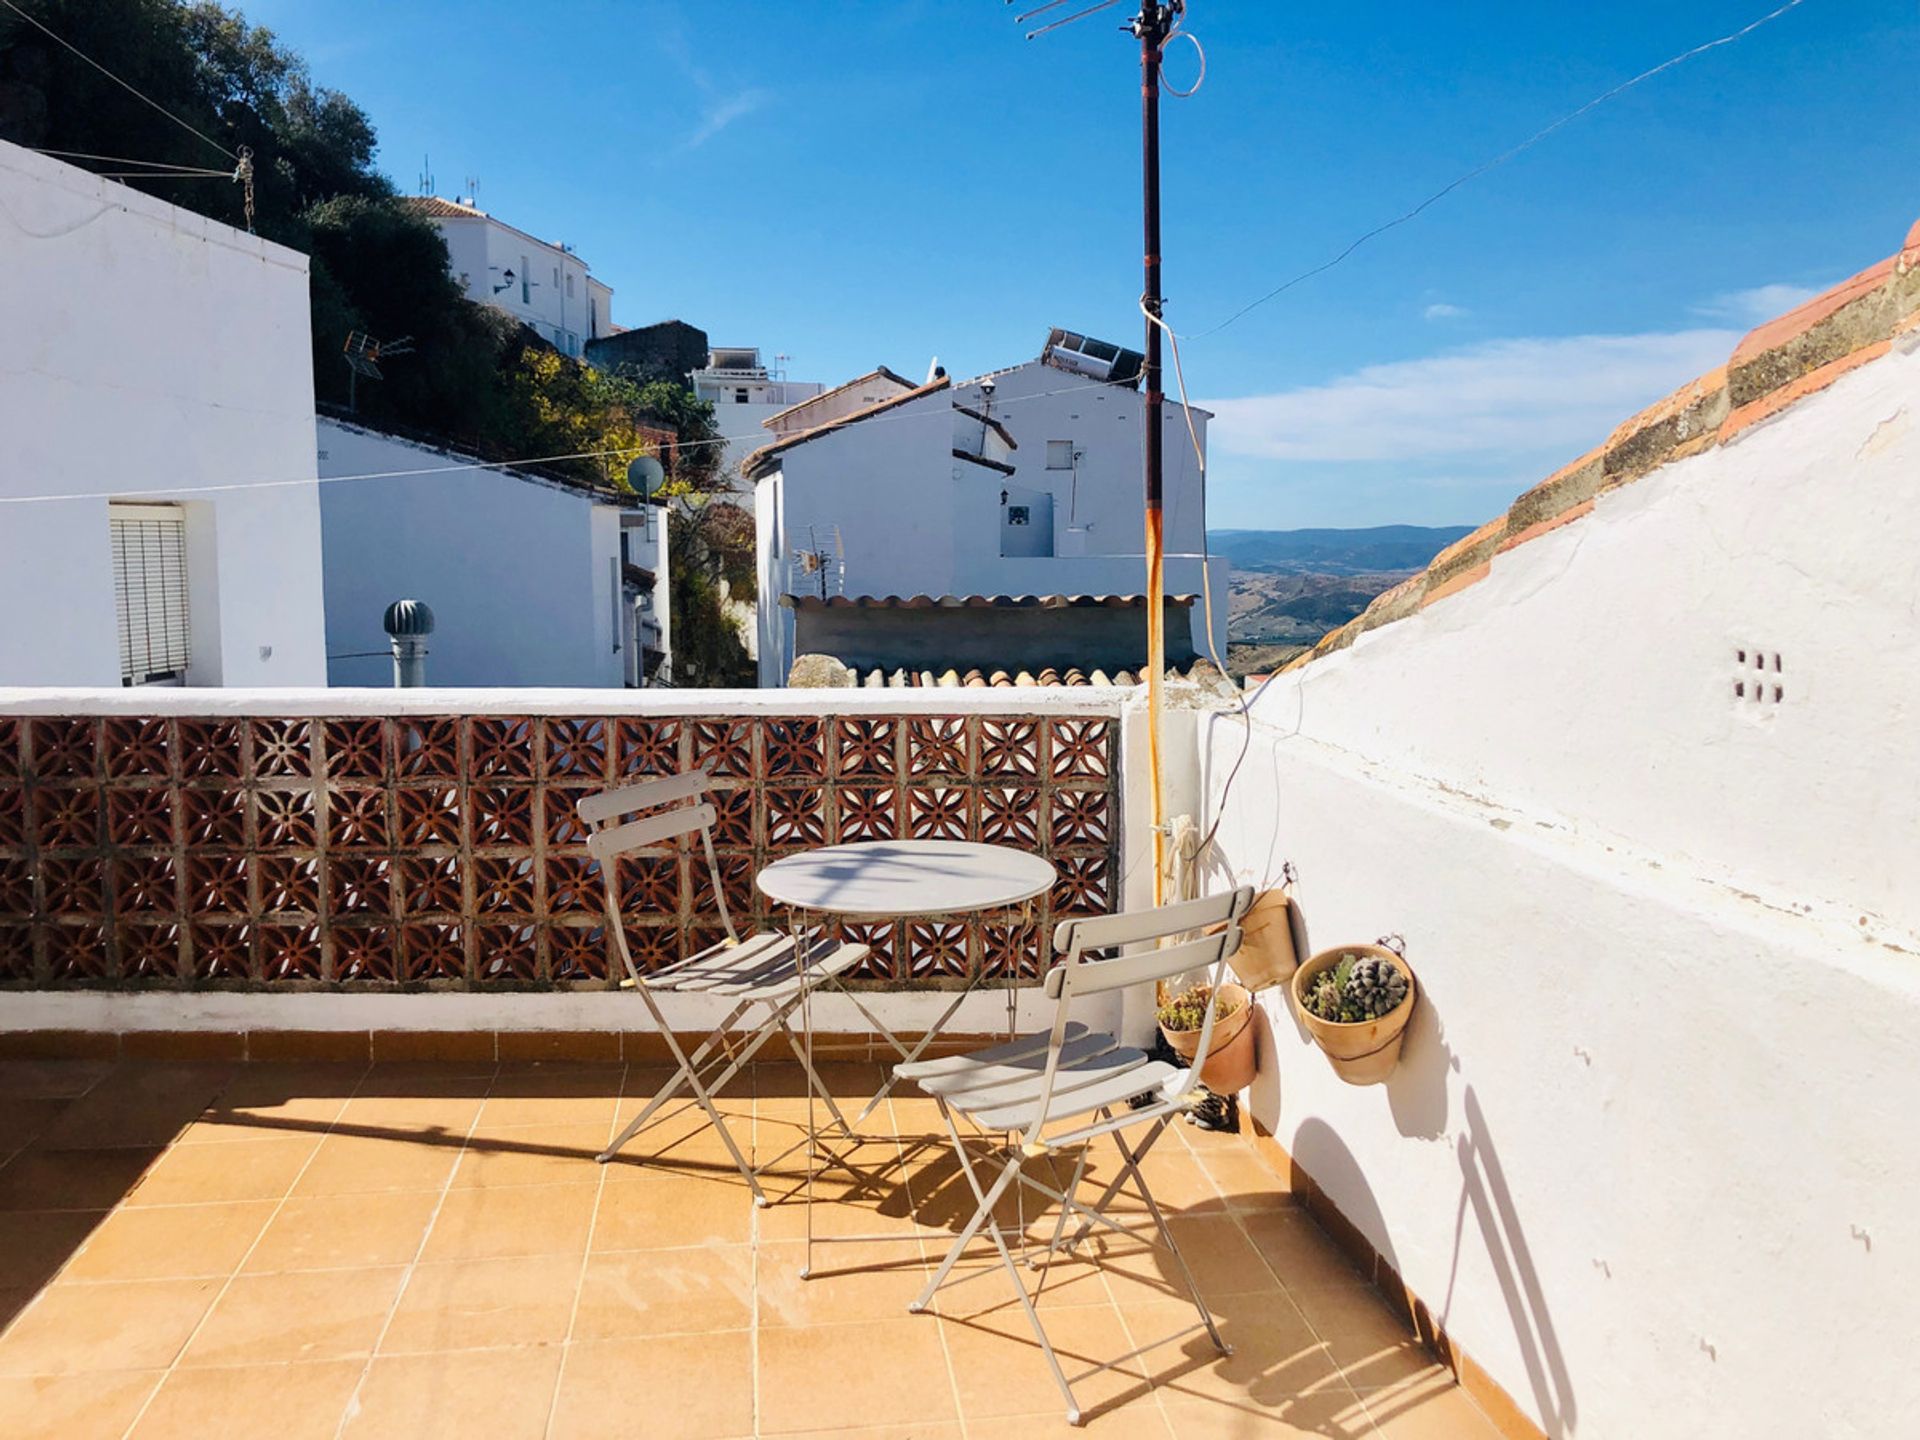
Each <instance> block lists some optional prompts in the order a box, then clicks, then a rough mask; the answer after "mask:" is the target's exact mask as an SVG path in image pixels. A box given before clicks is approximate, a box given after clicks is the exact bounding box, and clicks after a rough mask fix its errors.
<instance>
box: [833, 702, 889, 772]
mask: <svg viewBox="0 0 1920 1440" xmlns="http://www.w3.org/2000/svg"><path fill="white" fill-rule="evenodd" d="M899 733H900V725H899V722H898V721H896V720H891V719H874V718H869V717H867V716H864V715H862V716H851V715H847V716H841V717H839V718H838V719H836V720H834V722H833V734H834V742H835V745H836V746H837V751H838V757H837V758H838V772H837V773H838V774H839V775H840V776H841V777H843V778H853V777H856V776H857V777H861V778H868V777H871V778H874V779H880V778H886V777H891V776H892V775H893V774H894V773H895V770H896V757H895V754H894V747H895V744H896V741H897V737H898V736H899Z"/></svg>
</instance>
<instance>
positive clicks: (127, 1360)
mask: <svg viewBox="0 0 1920 1440" xmlns="http://www.w3.org/2000/svg"><path fill="white" fill-rule="evenodd" d="M222 1283H223V1282H222V1281H220V1280H214V1279H205V1280H136V1281H128V1282H119V1283H109V1284H102V1285H68V1284H59V1285H54V1286H51V1287H50V1288H49V1289H48V1290H47V1291H46V1292H45V1293H44V1294H42V1295H41V1296H40V1299H39V1302H38V1303H37V1304H35V1305H33V1306H32V1307H31V1308H30V1309H28V1310H27V1311H26V1312H25V1313H24V1314H23V1315H21V1316H20V1318H19V1319H18V1320H16V1321H15V1322H14V1324H13V1327H12V1328H11V1329H9V1330H8V1331H7V1332H6V1334H5V1335H4V1336H0V1374H6V1375H65V1374H94V1373H99V1372H105V1371H109V1370H147V1369H153V1368H164V1367H165V1366H168V1365H171V1364H172V1363H173V1361H174V1358H175V1357H176V1356H177V1355H178V1354H179V1353H180V1347H181V1346H183V1345H185V1344H186V1343H187V1337H188V1336H189V1335H191V1334H192V1333H193V1327H194V1326H196V1325H198V1324H199V1323H200V1317H201V1316H203V1315H205V1314H206V1313H207V1307H208V1306H210V1305H212V1304H213V1301H214V1297H215V1296H216V1295H218V1294H219V1293H220V1286H221V1284H222ZM0 1413H4V1411H0Z"/></svg>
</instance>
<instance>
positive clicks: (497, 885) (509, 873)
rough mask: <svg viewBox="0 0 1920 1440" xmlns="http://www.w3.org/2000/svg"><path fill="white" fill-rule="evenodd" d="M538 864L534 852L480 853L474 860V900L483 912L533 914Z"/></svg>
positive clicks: (484, 913) (479, 910)
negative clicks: (534, 864)
mask: <svg viewBox="0 0 1920 1440" xmlns="http://www.w3.org/2000/svg"><path fill="white" fill-rule="evenodd" d="M534 873H535V872H534V868H533V860H532V858H531V857H530V856H524V855H507V856H491V855H488V856H480V857H477V858H475V860H474V862H473V903H474V908H475V909H476V910H477V911H478V912H479V913H481V914H483V915H486V914H506V915H532V914H533V913H534V909H535V906H534V899H535V896H534V888H535V887H534Z"/></svg>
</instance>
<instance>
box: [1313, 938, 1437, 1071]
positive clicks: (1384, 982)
mask: <svg viewBox="0 0 1920 1440" xmlns="http://www.w3.org/2000/svg"><path fill="white" fill-rule="evenodd" d="M1418 993H1419V986H1418V984H1417V982H1416V981H1415V980H1414V976H1413V970H1412V967H1410V966H1409V965H1408V964H1407V961H1406V957H1405V956H1404V955H1402V954H1399V953H1398V952H1397V951H1394V950H1390V949H1388V948H1387V947H1386V946H1385V945H1384V944H1382V945H1346V946H1341V947H1340V948H1338V949H1334V950H1322V951H1321V952H1320V953H1319V954H1318V955H1315V956H1314V957H1313V958H1312V959H1311V960H1309V961H1307V962H1306V964H1304V965H1302V966H1301V967H1300V968H1299V969H1298V970H1296V971H1295V972H1294V975H1293V1000H1294V1004H1295V1005H1296V1006H1298V1007H1299V1010H1300V1019H1301V1021H1302V1023H1303V1024H1305V1026H1306V1027H1307V1031H1308V1033H1309V1034H1311V1035H1312V1036H1313V1038H1314V1041H1315V1043H1316V1044H1318V1045H1319V1046H1320V1048H1321V1049H1322V1050H1324V1051H1326V1053H1327V1058H1328V1060H1329V1061H1331V1062H1332V1064H1333V1069H1334V1073H1335V1074H1337V1075H1338V1076H1339V1077H1340V1078H1341V1079H1342V1080H1345V1081H1346V1082H1347V1083H1348V1084H1350V1085H1377V1084H1379V1083H1380V1082H1381V1081H1383V1080H1385V1079H1386V1078H1387V1076H1388V1075H1390V1074H1391V1073H1392V1072H1393V1067H1394V1066H1395V1065H1396V1064H1398V1063H1399V1060H1400V1047H1401V1044H1402V1043H1403V1041H1404V1040H1405V1038H1406V1029H1407V1021H1408V1020H1410V1019H1411V1018H1412V1017H1413V1007H1414V1003H1415V1000H1416V998H1417V996H1418Z"/></svg>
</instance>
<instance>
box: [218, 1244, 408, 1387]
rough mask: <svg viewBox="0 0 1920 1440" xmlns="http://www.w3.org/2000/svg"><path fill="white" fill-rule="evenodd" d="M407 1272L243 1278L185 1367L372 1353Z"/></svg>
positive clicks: (326, 1272)
mask: <svg viewBox="0 0 1920 1440" xmlns="http://www.w3.org/2000/svg"><path fill="white" fill-rule="evenodd" d="M405 1274H406V1271H405V1270H404V1269H403V1268H402V1267H400V1266H392V1267H389V1268H385V1269H378V1270H317V1271H305V1272H293V1273H288V1274H281V1275H240V1276H236V1277H235V1278H234V1280H233V1283H232V1284H231V1285H229V1286H228V1287H227V1292H226V1294H224V1295H222V1296H221V1297H220V1299H219V1300H218V1301H217V1302H216V1303H215V1304H214V1307H213V1310H212V1311H211V1312H210V1313H209V1314H208V1316H207V1318H206V1321H205V1323H204V1324H202V1325H201V1327H200V1331H199V1333H198V1334H196V1335H195V1336H194V1337H193V1342H192V1344H190V1345H189V1346H188V1347H187V1350H186V1353H185V1354H184V1355H182V1356H181V1357H180V1363H181V1364H182V1365H248V1364H265V1363H267V1362H270V1361H273V1362H286V1363H290V1362H293V1361H305V1360H344V1359H348V1358H350V1357H352V1356H355V1355H361V1356H365V1355H371V1354H372V1353H373V1342H374V1341H375V1339H377V1338H378V1337H379V1334H380V1327H381V1326H382V1325H384V1324H385V1323H386V1319H387V1311H388V1310H389V1309H390V1308H391V1307H392V1305H393V1300H394V1297H395V1296H396V1295H398V1294H399V1293H400V1282H401V1280H402V1278H404V1276H405Z"/></svg>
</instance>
